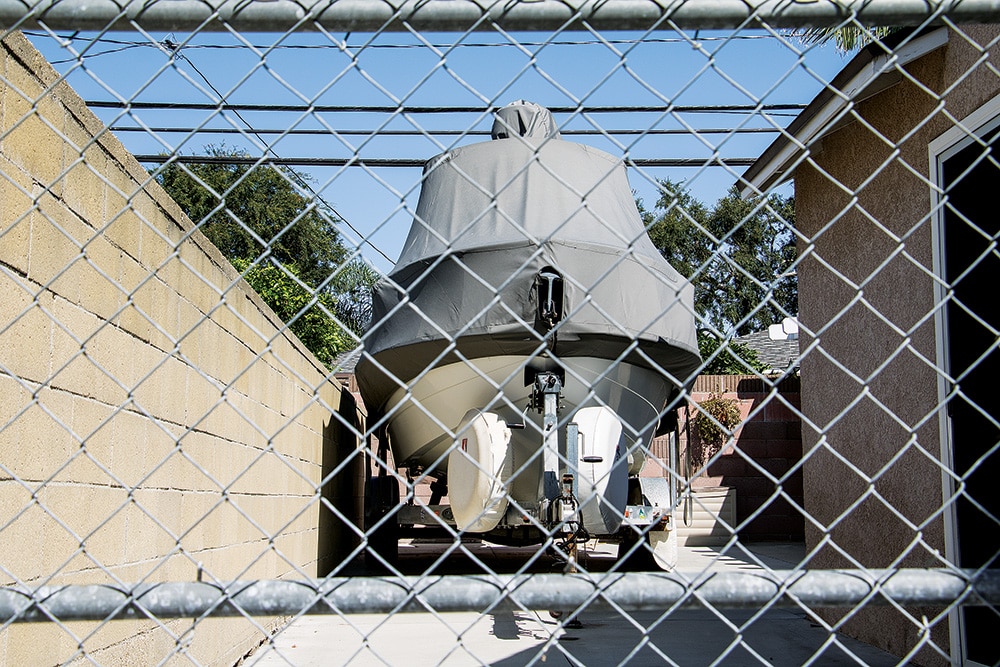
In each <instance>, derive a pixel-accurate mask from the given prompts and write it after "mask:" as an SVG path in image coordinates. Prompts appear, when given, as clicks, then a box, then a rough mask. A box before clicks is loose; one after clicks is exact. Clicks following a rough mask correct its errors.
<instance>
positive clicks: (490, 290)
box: [356, 101, 701, 543]
mask: <svg viewBox="0 0 1000 667" xmlns="http://www.w3.org/2000/svg"><path fill="white" fill-rule="evenodd" d="M363 345H364V351H363V354H362V357H361V360H360V361H359V363H358V365H357V367H356V374H357V379H358V384H359V388H360V390H361V393H362V397H363V399H364V402H365V404H366V406H367V407H368V410H369V413H370V418H369V421H370V423H374V424H377V425H379V428H380V432H381V433H382V438H383V440H385V439H387V440H388V445H389V448H390V449H391V452H392V457H393V460H394V461H395V464H396V465H398V466H400V467H405V468H407V470H408V471H410V474H411V475H412V476H422V478H424V479H426V478H430V479H434V480H437V482H438V483H439V484H446V485H447V494H448V498H449V500H450V510H451V513H452V514H453V515H454V525H455V526H457V528H458V529H459V530H461V531H465V532H467V533H476V534H481V535H486V536H489V537H490V538H491V539H496V540H501V539H506V540H507V541H515V540H518V541H519V542H521V543H523V542H531V541H533V540H534V541H538V540H540V539H542V538H543V537H544V535H545V534H546V531H547V529H549V528H551V526H553V525H555V524H556V523H559V522H562V524H560V525H564V524H565V523H566V522H567V521H570V522H571V523H572V524H573V530H581V529H585V532H586V534H589V535H611V534H616V533H617V532H618V531H619V529H620V528H621V525H622V521H623V517H624V515H625V513H626V507H627V505H628V501H629V498H628V494H629V491H628V488H629V487H628V479H629V477H630V476H633V477H634V476H635V475H636V474H637V473H638V470H639V469H640V468H641V467H642V464H643V459H644V456H643V454H644V452H645V451H646V448H647V447H648V445H649V443H650V441H651V440H652V438H653V437H654V435H655V434H656V433H657V432H658V428H659V429H661V430H662V429H663V427H664V423H665V419H666V418H668V417H669V415H670V414H671V410H672V409H673V408H674V407H676V405H677V403H678V401H679V397H680V396H681V395H682V392H683V390H684V388H685V387H687V386H689V385H690V383H691V382H693V380H694V377H695V375H696V374H697V371H698V369H699V367H700V365H701V360H700V357H699V354H698V345H697V335H696V328H695V320H694V307H693V290H692V286H691V284H690V282H689V281H687V280H686V279H685V278H683V277H682V276H681V275H680V274H679V273H678V272H677V271H676V270H674V269H673V268H672V267H671V266H670V265H669V264H668V263H667V262H666V261H665V260H664V258H663V257H662V255H661V254H660V253H659V252H658V251H657V250H656V248H655V247H654V245H653V243H652V242H651V240H650V239H649V236H648V235H647V233H646V230H645V228H644V226H643V222H642V219H641V217H640V214H639V211H638V210H637V207H636V203H635V199H634V196H633V193H632V190H631V188H630V187H629V184H628V180H627V176H626V169H625V165H624V162H623V161H622V160H621V159H620V158H616V157H614V156H612V155H610V154H608V153H606V152H604V151H600V150H597V149H595V148H593V147H590V146H587V145H584V144H580V143H576V142H571V141H567V140H564V139H563V138H562V137H561V135H560V133H559V131H558V127H557V126H556V123H555V120H554V118H553V116H552V114H551V113H550V112H549V111H548V110H547V109H545V108H543V107H541V106H539V105H536V104H533V103H530V102H525V101H519V102H515V103H513V104H511V105H508V106H506V107H504V108H502V109H499V110H498V111H497V113H496V120H495V122H494V125H493V131H492V140H490V141H484V142H479V143H474V144H470V145H466V146H462V147H459V148H455V149H453V150H450V151H448V152H446V153H443V154H441V155H438V156H436V157H434V158H432V159H431V160H429V161H428V162H427V163H426V165H425V168H424V174H423V180H422V187H421V192H420V197H419V201H418V204H417V208H416V211H415V214H414V217H413V223H412V225H411V227H410V230H409V233H408V235H407V238H406V241H405V243H404V245H403V248H402V252H401V254H400V257H399V260H398V262H397V264H396V266H395V268H394V269H393V270H392V271H391V272H390V273H389V274H388V276H387V277H386V278H385V279H384V280H383V281H382V282H381V283H380V284H379V285H378V286H377V287H376V289H375V291H374V298H373V318H372V326H371V328H370V330H369V331H368V332H367V333H366V334H365V336H364V339H363ZM448 516H449V519H450V518H451V515H448Z"/></svg>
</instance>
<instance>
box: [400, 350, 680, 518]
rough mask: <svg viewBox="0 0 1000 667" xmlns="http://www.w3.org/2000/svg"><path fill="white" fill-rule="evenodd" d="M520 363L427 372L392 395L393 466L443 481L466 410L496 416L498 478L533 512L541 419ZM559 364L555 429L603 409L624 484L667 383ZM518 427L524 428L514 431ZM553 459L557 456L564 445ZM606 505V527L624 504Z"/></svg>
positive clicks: (633, 371)
mask: <svg viewBox="0 0 1000 667" xmlns="http://www.w3.org/2000/svg"><path fill="white" fill-rule="evenodd" d="M526 363H527V360H526V359H525V358H524V357H520V356H497V357H486V358H482V359H475V360H470V361H469V362H461V363H452V364H448V365H445V366H442V367H440V368H434V369H432V370H430V371H428V372H427V373H426V374H424V375H423V376H422V377H420V378H419V379H418V380H417V381H416V382H413V383H412V387H411V388H410V389H409V390H403V389H400V390H399V391H397V392H396V393H395V394H394V395H393V396H392V398H391V399H390V401H389V402H388V404H387V406H386V414H387V417H388V419H387V429H388V432H389V441H390V444H391V447H392V452H393V457H394V459H395V461H396V462H397V464H398V465H405V466H409V467H411V468H418V469H421V470H423V471H425V472H428V473H429V474H430V476H434V477H439V476H444V475H446V474H447V464H448V455H449V452H450V451H452V450H453V448H454V446H455V442H456V431H457V429H458V427H459V424H460V423H461V421H462V419H463V417H465V415H466V413H467V412H468V411H469V410H472V409H478V410H482V411H484V412H492V413H496V414H498V415H499V416H500V417H501V418H502V419H503V420H504V421H506V422H507V424H508V425H509V426H514V427H515V428H514V429H513V430H512V432H511V441H510V456H511V461H510V466H509V470H510V478H509V479H508V480H506V485H507V489H508V493H509V496H510V498H511V499H512V500H513V501H514V502H515V506H519V507H522V508H533V507H535V506H536V504H537V502H538V500H539V488H540V484H541V480H542V476H543V468H544V465H543V453H542V448H543V445H542V443H543V434H542V418H541V415H540V414H539V413H538V411H536V410H532V409H529V407H528V406H529V402H530V395H531V390H532V387H531V386H530V384H529V386H525V383H524V367H525V365H526ZM560 363H561V365H562V366H563V367H564V368H565V382H564V386H563V392H562V395H563V401H562V402H561V404H562V406H563V409H562V410H561V411H560V415H561V420H562V421H561V423H560V425H559V426H560V429H564V428H565V424H566V422H569V421H570V420H571V418H572V415H573V414H574V413H576V411H577V410H578V409H580V408H584V407H590V406H606V407H607V408H610V409H611V410H612V411H613V412H614V413H615V415H616V416H617V417H618V419H619V420H620V421H621V423H622V430H621V436H620V441H619V443H618V448H617V449H618V451H617V454H618V456H619V457H620V458H621V462H620V463H616V466H617V467H618V470H617V471H616V475H617V476H619V477H620V478H621V480H624V479H625V477H626V467H627V466H628V459H629V457H630V455H631V456H632V459H633V460H638V461H640V462H641V458H640V457H641V456H642V454H641V452H642V451H643V450H644V449H645V448H646V447H648V445H649V443H650V441H651V440H652V438H653V434H654V431H655V429H656V426H657V424H658V423H659V419H660V415H661V411H662V410H663V408H664V406H665V404H666V401H667V398H668V395H669V393H670V389H671V385H669V384H668V383H667V382H665V381H664V378H663V376H661V375H659V374H657V373H655V372H653V371H651V370H649V369H646V368H642V367H639V366H635V365H632V364H626V363H621V362H619V363H612V362H609V361H608V360H606V359H597V358H593V357H573V358H565V359H561V360H560ZM520 423H523V424H524V428H516V426H517V425H518V424H520ZM580 448H581V451H580V453H579V454H580V459H581V460H582V459H583V458H584V457H585V456H587V455H588V451H587V448H588V443H587V442H586V440H585V439H581V443H580ZM612 449H613V446H612ZM560 453H561V454H562V455H563V456H565V444H564V443H563V445H561V452H560ZM640 465H641V463H640ZM622 493H624V492H622ZM619 495H620V494H619ZM618 504H621V505H622V507H617V505H618ZM613 505H615V507H608V508H606V512H605V513H606V514H607V513H608V512H607V510H610V511H611V515H609V520H611V521H612V523H613V522H614V520H613V519H611V518H610V516H613V514H614V513H620V512H622V511H623V510H624V499H622V500H620V501H619V502H614V503H613ZM592 523H594V522H592Z"/></svg>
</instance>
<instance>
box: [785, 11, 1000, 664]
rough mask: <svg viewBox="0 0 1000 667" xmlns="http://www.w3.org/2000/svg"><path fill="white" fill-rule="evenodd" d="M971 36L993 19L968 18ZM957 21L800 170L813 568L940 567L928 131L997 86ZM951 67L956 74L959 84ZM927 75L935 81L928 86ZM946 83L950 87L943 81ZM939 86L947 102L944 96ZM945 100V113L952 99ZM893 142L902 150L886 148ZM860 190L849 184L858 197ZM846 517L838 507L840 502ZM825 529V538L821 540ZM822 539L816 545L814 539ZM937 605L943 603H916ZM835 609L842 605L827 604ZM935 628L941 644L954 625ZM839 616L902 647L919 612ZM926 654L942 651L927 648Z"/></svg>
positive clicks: (908, 645)
mask: <svg viewBox="0 0 1000 667" xmlns="http://www.w3.org/2000/svg"><path fill="white" fill-rule="evenodd" d="M963 30H964V31H965V32H966V34H967V35H968V36H969V37H971V38H972V40H973V41H975V42H976V43H978V44H988V43H989V42H990V40H992V39H994V38H995V36H996V34H997V30H996V28H995V27H989V26H966V27H963ZM981 57H982V53H981V51H980V50H979V49H977V48H975V46H974V45H972V44H970V43H969V41H968V40H967V39H966V38H965V37H963V36H961V35H959V34H956V33H954V32H953V33H952V34H951V35H950V39H949V42H948V44H947V45H946V46H945V47H944V48H942V49H939V50H937V51H934V52H933V53H930V54H928V55H926V56H924V57H922V58H920V59H918V60H916V61H914V62H913V63H911V64H910V65H908V66H906V71H907V72H908V73H909V74H910V75H911V76H912V77H913V79H915V80H916V81H917V82H919V85H918V83H915V82H914V81H911V80H908V79H906V78H904V80H903V81H902V82H901V83H900V84H898V85H896V86H894V87H892V88H889V89H888V90H886V91H884V92H882V93H880V94H879V95H876V96H875V97H872V98H870V99H868V100H865V101H862V102H861V103H859V104H858V106H857V113H858V116H859V117H860V118H861V119H862V120H858V121H855V122H853V123H851V124H850V125H848V126H846V127H844V128H843V129H840V130H839V131H837V132H834V133H832V134H830V135H828V136H826V137H824V138H823V140H822V143H821V145H820V146H819V147H818V150H817V148H816V147H814V148H813V153H812V157H813V162H811V163H810V164H808V165H805V166H803V167H800V168H799V169H798V170H797V171H796V173H795V195H796V218H797V220H796V226H797V228H798V229H799V231H800V232H802V234H803V235H804V236H805V239H804V240H802V241H801V242H800V244H799V251H800V254H801V255H802V257H803V261H802V264H801V266H800V267H799V270H798V271H799V309H800V312H799V318H800V322H801V324H802V325H803V331H802V336H803V338H802V341H801V349H803V350H806V349H807V348H808V347H809V346H810V345H811V344H812V343H813V338H811V337H810V335H809V332H814V333H815V334H816V335H815V339H816V340H817V342H818V343H819V348H821V350H822V351H820V349H819V348H817V349H815V350H813V351H811V352H810V353H808V354H807V355H806V356H805V358H804V359H803V360H802V366H801V372H802V410H803V413H804V414H805V415H806V417H807V420H806V421H805V422H804V423H803V448H804V455H805V457H806V462H805V465H804V490H805V507H806V510H807V511H808V512H809V514H810V515H811V516H812V517H813V518H814V519H815V520H816V521H817V522H818V525H814V524H812V523H810V522H807V524H806V539H807V546H808V547H809V548H810V549H814V548H817V547H820V549H819V551H818V552H817V553H816V555H815V556H814V557H813V558H812V560H811V562H810V564H809V565H810V567H812V568H830V567H856V566H858V565H861V566H865V567H888V566H904V567H935V566H938V565H940V564H941V560H939V557H938V553H941V554H943V553H944V551H945V538H944V527H943V521H942V518H941V514H940V513H941V505H942V472H941V467H940V465H939V463H938V461H939V460H940V452H941V443H940V442H939V436H938V428H939V421H938V413H937V404H938V396H937V376H938V373H937V372H936V370H935V368H934V367H933V364H934V363H935V360H936V358H937V355H936V352H935V331H934V320H933V317H932V312H933V308H934V293H933V281H932V278H931V276H932V275H933V270H932V254H931V253H932V248H931V239H932V225H933V220H932V219H931V218H930V189H929V185H928V183H927V181H926V180H925V179H926V178H927V176H928V173H929V160H928V143H929V142H930V141H931V140H932V139H934V138H935V137H937V136H938V135H940V134H941V133H942V132H944V131H945V130H947V129H949V128H951V127H953V125H954V121H953V120H952V118H958V119H961V118H963V117H964V116H966V115H968V114H969V113H971V112H972V111H973V110H975V109H976V108H977V107H979V106H980V105H982V104H983V103H985V102H986V101H987V100H989V99H990V98H992V97H994V96H996V95H997V94H998V92H1000V80H998V78H997V77H996V74H995V72H993V71H990V70H989V69H988V67H989V66H990V65H989V64H988V63H992V66H993V67H995V66H996V65H997V60H998V59H997V57H996V56H993V55H991V56H989V58H988V59H987V62H985V63H979V64H978V65H975V64H974V63H975V62H976V61H977V60H978V59H979V58H981ZM956 82H959V83H957V84H956ZM922 86H923V87H926V90H925V89H923V88H922ZM949 87H952V89H951V90H948V92H947V93H945V91H946V89H948V88H949ZM942 93H944V97H943V100H944V103H945V105H944V110H937V111H935V107H936V105H937V104H938V98H937V95H938V94H942ZM945 111H946V112H947V114H950V116H951V117H948V116H947V115H946V113H945ZM896 148H898V154H896V153H894V152H893V151H894V150H895V149H896ZM854 195H856V199H854V198H853V197H854ZM845 515H846V518H844V519H843V520H840V521H838V520H839V519H841V517H844V516H845ZM824 540H828V541H827V542H824ZM821 545H822V546H821ZM919 613H927V615H928V617H930V618H933V617H934V613H935V610H919V612H918V615H917V617H918V618H919ZM831 615H834V616H836V614H831ZM946 625H947V624H946V623H944V622H940V623H938V624H937V626H936V627H935V632H934V639H935V641H936V643H937V644H938V645H939V646H941V647H943V648H944V649H945V650H947V647H948V639H947V627H946ZM846 630H847V631H848V632H849V633H850V634H853V635H854V636H857V637H859V638H860V639H863V640H864V641H866V642H869V643H871V644H874V645H877V646H879V647H881V648H885V649H887V650H889V651H891V652H893V653H895V654H896V655H905V654H906V653H907V652H908V651H910V650H911V649H912V648H913V647H914V646H915V645H916V643H917V642H918V641H919V639H920V638H919V637H918V630H919V626H918V625H917V624H915V623H914V622H913V620H912V619H910V618H907V617H905V616H904V615H903V614H901V613H900V612H899V611H896V610H894V609H891V608H884V609H881V610H877V611H865V612H863V613H860V614H857V615H856V616H854V617H853V618H852V619H851V620H850V621H849V622H848V623H847V625H846ZM918 662H924V663H928V664H935V663H940V662H941V659H940V657H939V656H935V655H932V654H931V652H930V651H926V650H925V651H922V652H921V653H920V654H919V656H918Z"/></svg>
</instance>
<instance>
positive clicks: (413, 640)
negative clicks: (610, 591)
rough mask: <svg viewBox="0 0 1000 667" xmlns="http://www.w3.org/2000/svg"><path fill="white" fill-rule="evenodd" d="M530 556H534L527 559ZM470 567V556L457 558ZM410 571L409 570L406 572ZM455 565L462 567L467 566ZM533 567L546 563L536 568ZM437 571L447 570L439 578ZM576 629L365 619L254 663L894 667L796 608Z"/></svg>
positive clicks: (506, 553) (289, 629) (776, 560)
mask: <svg viewBox="0 0 1000 667" xmlns="http://www.w3.org/2000/svg"><path fill="white" fill-rule="evenodd" d="M468 548H469V551H470V553H471V554H472V555H473V556H474V557H475V558H474V559H470V560H472V561H474V560H475V559H482V560H483V562H486V563H492V562H496V560H497V559H499V560H500V561H501V562H502V561H503V560H504V559H509V560H511V561H514V562H516V560H517V559H518V558H519V557H523V556H524V554H518V551H519V550H511V549H509V548H505V547H496V546H492V545H480V544H470V545H468ZM614 550H615V547H614V546H613V545H596V547H594V548H592V549H591V550H589V552H588V554H587V557H588V559H589V560H588V567H589V569H592V570H599V569H601V568H602V559H605V560H606V561H607V563H608V564H610V563H611V562H613V555H614ZM442 551H443V545H438V546H437V547H435V544H434V543H433V542H431V543H424V544H421V543H420V542H419V541H416V542H414V541H408V542H407V543H405V544H404V545H403V546H401V562H402V563H403V564H404V568H403V569H405V570H408V569H410V567H419V566H420V564H425V566H426V563H431V564H433V563H436V562H437V561H436V557H437V555H440V553H441V552H442ZM525 553H527V552H525ZM802 554H803V550H802V546H801V545H794V544H762V545H756V546H754V547H751V548H749V549H748V548H745V547H736V548H731V549H730V550H729V551H728V552H727V553H725V554H723V553H720V551H719V547H682V548H681V550H680V554H679V556H680V562H679V563H678V570H679V571H683V572H691V573H701V572H706V571H721V570H727V569H730V570H731V569H740V570H754V569H760V568H761V567H762V566H766V567H769V568H773V569H787V568H791V567H794V566H795V565H796V564H797V563H798V562H799V559H800V558H801V557H802ZM459 560H461V559H459ZM407 565H408V566H410V567H407ZM457 567H459V568H460V567H461V565H458V566H457ZM535 567H546V566H545V565H544V564H541V563H539V564H538V565H537V566H535ZM435 572H436V573H438V574H440V573H441V571H440V569H439V568H438V569H436V570H435ZM579 620H580V625H579V627H569V626H568V625H567V624H564V623H560V621H558V620H556V619H554V618H553V617H552V615H551V614H550V613H549V612H548V611H545V610H519V611H513V612H511V611H503V612H497V613H493V614H476V613H447V614H431V613H417V614H397V615H395V616H391V617H388V616H385V615H383V614H362V615H352V616H344V617H340V616H309V617H303V618H300V619H297V620H295V621H294V622H293V623H291V624H289V625H288V626H286V627H285V628H284V629H282V630H281V631H280V632H278V633H277V634H276V635H275V636H274V637H273V638H272V643H270V644H269V645H265V646H262V647H261V648H259V649H258V650H257V651H256V652H255V653H254V654H253V655H252V656H250V658H249V659H248V661H247V664H250V665H256V666H257V667H272V666H274V665H298V666H300V667H319V666H323V667H327V666H330V665H392V666H396V665H399V666H401V667H402V666H405V667H421V666H424V665H428V666H430V665H456V666H457V665H483V664H486V665H499V666H511V667H513V666H515V665H518V666H520V665H527V664H539V665H551V664H557V665H594V666H603V665H618V664H622V663H624V662H627V663H628V664H631V665H661V664H677V665H693V666H698V665H711V664H722V665H757V664H766V665H788V666H791V665H802V664H805V663H808V662H810V661H813V664H817V665H857V664H859V663H860V664H868V665H895V664H897V663H898V662H899V659H898V658H895V657H893V656H891V655H889V654H887V653H884V652H882V651H879V650H877V649H875V648H872V647H871V646H868V645H866V644H862V643H861V642H857V641H855V640H852V639H849V638H846V637H841V636H839V635H834V636H832V637H831V635H830V633H828V632H827V631H826V630H825V629H824V628H823V627H821V626H820V625H819V624H817V623H816V622H814V621H813V620H811V619H809V618H808V617H807V616H806V614H805V612H803V611H801V610H798V609H774V610H769V611H767V612H765V613H763V614H760V615H757V612H755V611H752V610H735V611H734V610H728V611H725V612H719V611H713V610H710V609H684V610H677V611H674V612H672V613H671V614H669V615H667V616H663V615H662V614H661V613H659V612H635V613H625V612H620V613H619V612H615V611H596V610H594V611H585V612H584V613H583V614H581V615H580V617H579Z"/></svg>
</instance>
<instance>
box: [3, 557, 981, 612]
mask: <svg viewBox="0 0 1000 667" xmlns="http://www.w3.org/2000/svg"><path fill="white" fill-rule="evenodd" d="M998 603H1000V571H996V570H984V571H979V572H976V571H972V570H967V571H959V570H944V569H918V568H913V569H898V570H774V571H763V570H761V571H754V572H749V571H748V572H719V573H701V574H693V575H692V574H688V575H685V574H683V573H664V572H657V573H628V574H611V575H587V574H574V575H559V574H534V575H506V576H503V575H501V576H492V577H489V576H485V575H479V576H457V575H451V576H435V577H355V578H342V577H338V578H330V579H325V580H319V581H275V580H266V581H242V582H232V583H227V584H211V583H204V582H171V583H159V584H139V585H136V586H134V587H131V588H130V587H126V586H121V587H116V586H108V585H92V586H85V585H74V586H61V587H58V586H52V587H42V588H38V589H35V590H31V589H28V588H24V587H7V588H0V624H6V623H11V622H32V621H48V620H53V619H58V620H60V621H70V620H105V619H111V618H143V617H147V616H153V617H157V618H179V617H201V616H237V615H249V616H260V615H266V616H273V615H282V614H300V613H305V614H352V613H394V612H421V611H430V610H434V611H437V612H446V611H476V612H482V613H489V612H491V611H495V610H501V609H518V608H523V609H575V608H579V607H582V606H591V607H594V606H596V607H602V606H608V605H611V606H613V607H615V608H619V609H624V610H628V611H639V610H661V611H662V610H666V609H669V608H673V607H675V606H676V607H695V606H702V605H708V606H712V607H715V608H719V609H722V608H729V609H736V608H760V607H762V606H764V605H768V606H776V607H796V606H807V607H853V606H856V605H859V604H865V605H869V604H870V605H887V604H898V605H922V606H926V605H984V604H990V605H996V604H998Z"/></svg>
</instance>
